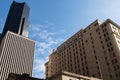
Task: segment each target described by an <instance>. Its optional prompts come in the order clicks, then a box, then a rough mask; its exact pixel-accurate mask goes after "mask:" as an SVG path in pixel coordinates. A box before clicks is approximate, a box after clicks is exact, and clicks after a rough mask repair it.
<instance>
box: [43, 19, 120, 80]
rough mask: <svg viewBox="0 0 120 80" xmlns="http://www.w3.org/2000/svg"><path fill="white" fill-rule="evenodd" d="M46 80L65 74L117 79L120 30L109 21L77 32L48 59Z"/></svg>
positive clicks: (119, 67)
mask: <svg viewBox="0 0 120 80" xmlns="http://www.w3.org/2000/svg"><path fill="white" fill-rule="evenodd" d="M45 66H46V73H45V75H46V79H48V78H51V77H52V76H54V75H55V74H58V73H59V72H61V71H67V72H71V73H75V74H79V75H84V76H88V77H96V78H101V79H103V80H119V79H120V26H119V25H117V24H116V23H115V22H113V21H112V20H110V19H107V20H106V21H105V22H103V23H102V22H100V21H98V20H96V21H94V22H93V23H91V24H90V25H89V26H87V27H86V28H85V29H81V30H80V31H78V32H77V33H76V34H74V35H73V36H72V37H70V38H69V39H68V40H66V41H65V42H64V43H63V44H61V45H60V46H59V47H57V49H56V50H54V51H53V52H52V53H51V55H50V56H49V61H48V62H47V63H46V64H45Z"/></svg>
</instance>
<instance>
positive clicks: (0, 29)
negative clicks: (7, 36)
mask: <svg viewBox="0 0 120 80" xmlns="http://www.w3.org/2000/svg"><path fill="white" fill-rule="evenodd" d="M3 27H4V21H3V20H2V19H0V32H2V29H3Z"/></svg>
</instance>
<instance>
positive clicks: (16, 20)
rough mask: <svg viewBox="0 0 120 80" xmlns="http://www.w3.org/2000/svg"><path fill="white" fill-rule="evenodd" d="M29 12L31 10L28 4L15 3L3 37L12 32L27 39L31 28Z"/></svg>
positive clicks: (11, 8) (8, 17)
mask: <svg viewBox="0 0 120 80" xmlns="http://www.w3.org/2000/svg"><path fill="white" fill-rule="evenodd" d="M29 11H30V8H29V7H28V5H27V4H26V3H18V2H15V1H13V3H12V5H11V7H10V10H9V13H8V16H7V19H6V23H5V26H4V29H3V32H2V36H3V37H4V35H5V34H6V33H7V31H11V32H14V33H17V34H19V35H22V36H25V37H27V36H28V27H29V22H28V16H29Z"/></svg>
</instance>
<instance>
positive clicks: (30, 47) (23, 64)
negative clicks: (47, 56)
mask: <svg viewBox="0 0 120 80" xmlns="http://www.w3.org/2000/svg"><path fill="white" fill-rule="evenodd" d="M29 10H30V9H29V7H28V6H27V4H26V3H17V2H15V1H14V2H13V3H12V5H11V7H10V11H9V14H8V17H7V20H6V23H5V26H4V29H3V33H2V41H1V44H0V80H6V79H7V77H8V74H9V73H15V74H23V73H27V74H30V76H32V70H33V59H34V48H35V41H34V40H31V39H29V38H27V35H28V31H27V30H28V26H29V25H28V15H29Z"/></svg>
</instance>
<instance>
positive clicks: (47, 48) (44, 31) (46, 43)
mask: <svg viewBox="0 0 120 80" xmlns="http://www.w3.org/2000/svg"><path fill="white" fill-rule="evenodd" d="M53 25H54V24H52V23H48V22H47V24H44V25H42V24H32V25H30V35H29V36H30V38H32V39H34V40H36V50H35V59H34V68H33V76H34V77H38V78H42V77H43V75H44V73H45V66H44V64H45V63H46V62H47V61H48V56H49V54H50V53H51V51H52V50H53V48H54V46H55V45H58V44H59V43H61V42H63V41H64V39H62V38H55V37H56V36H57V34H58V33H59V32H58V33H57V32H51V31H50V30H49V26H53Z"/></svg>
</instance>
